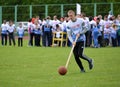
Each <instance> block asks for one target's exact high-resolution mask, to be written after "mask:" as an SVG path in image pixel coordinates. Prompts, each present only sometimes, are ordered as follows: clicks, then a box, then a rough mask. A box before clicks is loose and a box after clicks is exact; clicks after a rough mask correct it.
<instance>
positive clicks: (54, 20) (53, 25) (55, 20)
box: [52, 15, 60, 32]
mask: <svg viewBox="0 0 120 87" xmlns="http://www.w3.org/2000/svg"><path fill="white" fill-rule="evenodd" d="M59 23H60V21H59V20H58V19H57V16H56V15H55V16H53V20H52V31H53V32H54V31H56V25H57V24H59Z"/></svg>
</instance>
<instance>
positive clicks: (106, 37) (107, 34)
mask: <svg viewBox="0 0 120 87" xmlns="http://www.w3.org/2000/svg"><path fill="white" fill-rule="evenodd" d="M110 32H111V29H110V25H109V24H107V25H106V27H105V28H104V40H105V46H108V45H109V39H110Z"/></svg>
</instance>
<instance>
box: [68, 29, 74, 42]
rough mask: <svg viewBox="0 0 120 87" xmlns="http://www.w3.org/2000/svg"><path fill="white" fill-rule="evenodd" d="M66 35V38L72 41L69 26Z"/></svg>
mask: <svg viewBox="0 0 120 87" xmlns="http://www.w3.org/2000/svg"><path fill="white" fill-rule="evenodd" d="M67 35H68V38H69V40H70V42H71V43H73V39H72V31H71V29H69V28H67Z"/></svg>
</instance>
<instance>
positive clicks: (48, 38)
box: [43, 31, 52, 46]
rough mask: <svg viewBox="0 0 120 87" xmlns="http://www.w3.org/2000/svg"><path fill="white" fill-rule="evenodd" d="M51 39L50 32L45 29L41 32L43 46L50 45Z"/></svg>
mask: <svg viewBox="0 0 120 87" xmlns="http://www.w3.org/2000/svg"><path fill="white" fill-rule="evenodd" d="M51 43H52V39H51V32H49V31H45V32H44V33H43V46H50V45H52V44H51Z"/></svg>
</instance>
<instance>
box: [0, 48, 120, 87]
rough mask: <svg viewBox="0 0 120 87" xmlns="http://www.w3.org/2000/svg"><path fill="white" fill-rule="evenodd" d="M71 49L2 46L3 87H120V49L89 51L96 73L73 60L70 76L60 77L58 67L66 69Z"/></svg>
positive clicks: (0, 73)
mask: <svg viewBox="0 0 120 87" xmlns="http://www.w3.org/2000/svg"><path fill="white" fill-rule="evenodd" d="M70 50H71V48H68V47H63V48H59V47H52V48H50V47H46V48H45V47H27V46H24V47H22V48H21V47H10V46H7V47H2V46H0V87H119V86H120V48H119V47H118V48H112V47H108V48H100V49H95V48H86V49H85V54H87V55H88V56H89V57H91V58H93V59H94V65H95V66H94V69H93V70H89V68H88V63H87V62H86V61H84V60H82V62H83V65H84V67H85V69H86V71H87V72H86V73H80V70H79V68H78V66H77V64H76V63H75V60H74V58H73V56H72V58H71V60H70V63H69V66H68V72H67V74H66V75H65V76H60V75H59V74H58V72H57V70H58V67H59V66H62V65H65V63H66V61H67V58H68V55H69V52H70Z"/></svg>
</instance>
